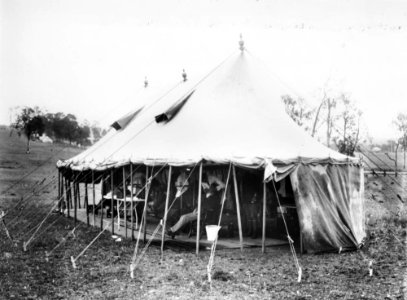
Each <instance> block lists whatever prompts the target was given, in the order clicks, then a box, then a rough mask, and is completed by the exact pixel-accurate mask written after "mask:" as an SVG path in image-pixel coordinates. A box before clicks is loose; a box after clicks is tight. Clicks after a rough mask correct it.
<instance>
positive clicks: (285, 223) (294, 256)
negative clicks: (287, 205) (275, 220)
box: [272, 180, 302, 282]
mask: <svg viewBox="0 0 407 300" xmlns="http://www.w3.org/2000/svg"><path fill="white" fill-rule="evenodd" d="M272 182H273V187H274V192H275V194H276V198H277V202H278V206H279V207H280V210H281V211H282V207H281V203H280V197H279V196H278V193H277V189H276V185H275V183H274V180H272ZM281 216H282V218H283V222H284V227H285V231H286V232H287V239H288V243H289V244H290V250H291V253H292V255H293V258H294V262H295V267H296V268H297V272H298V279H297V282H301V278H302V268H301V266H300V263H299V262H298V258H297V253H296V252H295V248H294V241H293V239H292V238H291V237H290V233H289V232H288V226H287V222H286V220H285V218H284V214H281Z"/></svg>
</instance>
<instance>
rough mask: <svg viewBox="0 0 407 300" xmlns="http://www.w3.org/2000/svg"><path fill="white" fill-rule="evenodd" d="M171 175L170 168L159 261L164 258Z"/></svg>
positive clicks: (170, 168)
mask: <svg viewBox="0 0 407 300" xmlns="http://www.w3.org/2000/svg"><path fill="white" fill-rule="evenodd" d="M171 174H172V166H170V167H169V170H168V182H167V195H166V197H165V210H164V220H163V229H162V235H161V260H162V259H163V257H164V241H165V226H166V224H167V214H168V202H169V200H170V191H171Z"/></svg>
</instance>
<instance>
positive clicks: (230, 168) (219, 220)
mask: <svg viewBox="0 0 407 300" xmlns="http://www.w3.org/2000/svg"><path fill="white" fill-rule="evenodd" d="M231 170H232V163H230V164H229V171H228V177H227V179H226V186H225V191H224V192H223V197H222V207H221V209H220V213H219V219H218V228H220V223H221V220H222V213H223V207H224V206H225V201H226V194H227V189H228V186H229V179H230V171H231ZM217 241H218V235H217V234H216V237H215V239H214V241H213V243H212V247H211V255H210V256H209V262H208V265H207V267H206V270H207V273H208V282H209V284H210V287H211V289H212V275H211V274H212V268H213V263H214V260H215V250H216V244H217Z"/></svg>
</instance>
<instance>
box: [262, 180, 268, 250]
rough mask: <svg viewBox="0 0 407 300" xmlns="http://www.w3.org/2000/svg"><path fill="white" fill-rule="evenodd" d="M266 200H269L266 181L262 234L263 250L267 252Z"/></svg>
mask: <svg viewBox="0 0 407 300" xmlns="http://www.w3.org/2000/svg"><path fill="white" fill-rule="evenodd" d="M266 202H267V188H266V182H263V227H262V235H261V252H262V253H264V252H266Z"/></svg>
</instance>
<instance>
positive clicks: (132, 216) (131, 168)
mask: <svg viewBox="0 0 407 300" xmlns="http://www.w3.org/2000/svg"><path fill="white" fill-rule="evenodd" d="M130 186H131V188H130V199H131V204H130V205H131V216H130V218H131V240H132V241H134V202H133V200H134V195H133V164H132V163H130Z"/></svg>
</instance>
